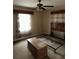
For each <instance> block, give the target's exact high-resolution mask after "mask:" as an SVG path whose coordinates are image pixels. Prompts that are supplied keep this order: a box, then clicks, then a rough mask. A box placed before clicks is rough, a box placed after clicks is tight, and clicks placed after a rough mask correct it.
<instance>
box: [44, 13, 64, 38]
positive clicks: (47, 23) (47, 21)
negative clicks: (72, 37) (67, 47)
mask: <svg viewBox="0 0 79 59" xmlns="http://www.w3.org/2000/svg"><path fill="white" fill-rule="evenodd" d="M54 21H58V22H65V19H58V20H54V19H53V15H51V14H50V11H45V12H44V13H43V33H46V34H50V31H51V28H50V25H51V24H50V23H51V22H54ZM54 33H55V35H56V36H58V37H60V38H64V34H65V33H63V32H54Z"/></svg>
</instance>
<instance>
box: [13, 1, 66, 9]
mask: <svg viewBox="0 0 79 59" xmlns="http://www.w3.org/2000/svg"><path fill="white" fill-rule="evenodd" d="M41 3H42V4H43V5H52V6H54V7H53V8H51V7H49V8H48V7H46V9H52V10H57V9H65V0H42V1H41ZM37 4H38V0H13V5H16V6H23V7H30V8H35V7H36V6H37Z"/></svg>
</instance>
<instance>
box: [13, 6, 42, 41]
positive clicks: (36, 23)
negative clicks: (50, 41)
mask: <svg viewBox="0 0 79 59" xmlns="http://www.w3.org/2000/svg"><path fill="white" fill-rule="evenodd" d="M14 8H15V9H19V8H20V7H19V8H17V7H14ZM20 9H21V8H20ZM22 9H23V8H22ZM23 10H29V9H27V8H24V9H23ZM42 15H43V14H42V12H38V11H34V14H33V15H31V23H32V29H31V34H30V35H39V34H42V30H43V29H42V18H43V16H42ZM16 23H17V14H16V13H14V14H13V24H14V25H13V27H14V28H13V33H14V34H13V38H14V40H16V38H17V32H16V31H17V26H16V25H17V24H16ZM25 36H27V35H25Z"/></svg>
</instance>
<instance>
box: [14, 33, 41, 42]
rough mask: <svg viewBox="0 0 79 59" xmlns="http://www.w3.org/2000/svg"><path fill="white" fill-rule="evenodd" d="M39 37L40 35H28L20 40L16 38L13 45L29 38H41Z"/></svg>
mask: <svg viewBox="0 0 79 59" xmlns="http://www.w3.org/2000/svg"><path fill="white" fill-rule="evenodd" d="M41 35H42V34H32V35H29V36H26V37H21V38H18V39H15V40H13V43H15V42H18V41H21V40H25V39H28V38H31V37H36V36H41Z"/></svg>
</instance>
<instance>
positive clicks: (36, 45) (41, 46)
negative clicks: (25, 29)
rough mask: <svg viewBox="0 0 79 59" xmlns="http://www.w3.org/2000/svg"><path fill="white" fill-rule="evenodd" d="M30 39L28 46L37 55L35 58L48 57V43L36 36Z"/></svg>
mask: <svg viewBox="0 0 79 59" xmlns="http://www.w3.org/2000/svg"><path fill="white" fill-rule="evenodd" d="M27 41H28V48H29V50H30V51H31V53H32V54H33V56H34V57H35V59H44V57H47V45H46V44H45V43H43V42H42V41H40V40H38V39H37V38H36V37H34V38H30V39H28V40H27Z"/></svg>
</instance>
